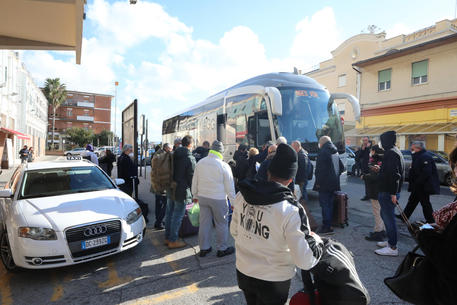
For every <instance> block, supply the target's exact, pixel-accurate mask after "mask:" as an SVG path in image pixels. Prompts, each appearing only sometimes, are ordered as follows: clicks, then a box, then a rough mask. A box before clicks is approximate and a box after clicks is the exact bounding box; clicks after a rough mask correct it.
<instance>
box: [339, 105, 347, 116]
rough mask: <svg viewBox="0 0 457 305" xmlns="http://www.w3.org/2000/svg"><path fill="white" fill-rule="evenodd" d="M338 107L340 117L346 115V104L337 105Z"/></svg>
mask: <svg viewBox="0 0 457 305" xmlns="http://www.w3.org/2000/svg"><path fill="white" fill-rule="evenodd" d="M337 107H338V112H339V113H340V115H344V114H345V113H346V104H345V103H342V104H337Z"/></svg>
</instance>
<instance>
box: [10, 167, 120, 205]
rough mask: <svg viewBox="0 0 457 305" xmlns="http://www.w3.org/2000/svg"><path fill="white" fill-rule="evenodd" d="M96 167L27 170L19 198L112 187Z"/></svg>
mask: <svg viewBox="0 0 457 305" xmlns="http://www.w3.org/2000/svg"><path fill="white" fill-rule="evenodd" d="M114 188H115V186H114V185H113V183H112V182H111V181H110V180H109V179H108V177H106V175H104V174H103V173H102V172H101V171H100V169H99V168H98V167H95V166H90V167H87V166H84V167H69V168H52V169H42V170H33V171H27V172H25V174H24V180H23V182H22V187H21V191H20V193H19V199H26V198H35V197H47V196H56V195H65V194H74V193H83V192H92V191H101V190H106V189H114Z"/></svg>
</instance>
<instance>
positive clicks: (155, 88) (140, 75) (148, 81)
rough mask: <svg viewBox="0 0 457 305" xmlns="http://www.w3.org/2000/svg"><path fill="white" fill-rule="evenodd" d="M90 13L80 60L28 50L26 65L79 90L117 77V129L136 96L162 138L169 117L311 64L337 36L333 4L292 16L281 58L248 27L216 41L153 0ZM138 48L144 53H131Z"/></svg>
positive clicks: (100, 2) (103, 1)
mask: <svg viewBox="0 0 457 305" xmlns="http://www.w3.org/2000/svg"><path fill="white" fill-rule="evenodd" d="M87 18H88V20H87V21H88V22H87V21H86V22H87V23H86V24H85V26H86V27H88V28H86V29H85V32H86V33H87V34H86V37H85V38H84V39H83V46H82V50H83V54H82V64H81V65H80V66H78V65H75V64H74V55H72V56H55V54H56V52H44V51H35V52H29V51H27V52H24V61H25V62H26V65H27V67H28V69H29V70H30V71H31V73H32V75H33V76H34V77H35V78H36V80H37V81H38V83H39V84H42V83H43V81H44V79H45V78H48V77H60V78H61V79H62V81H63V82H64V83H66V84H67V87H68V88H69V89H73V90H80V91H90V92H98V93H105V94H114V81H119V82H120V86H119V87H118V91H117V103H116V104H117V105H116V106H117V131H118V133H119V132H120V130H121V128H120V122H121V110H122V109H123V108H124V107H125V106H127V105H128V104H129V103H131V102H132V100H133V99H134V98H137V99H138V101H139V112H140V113H144V114H146V117H148V118H149V125H150V126H149V130H150V133H149V134H150V135H151V138H152V139H153V140H160V138H161V128H162V121H163V119H165V118H166V117H167V116H170V115H171V114H173V113H176V112H178V111H179V110H181V109H184V108H187V107H189V106H190V105H192V104H196V103H198V102H201V101H202V100H204V99H205V98H206V97H208V96H210V95H212V94H215V93H216V92H218V91H220V90H223V89H225V88H227V87H229V86H232V85H234V84H235V83H237V82H240V81H243V80H245V79H247V78H249V77H252V76H255V75H259V74H262V73H267V72H272V71H292V69H293V67H294V66H297V67H307V66H311V65H313V64H316V63H318V62H319V61H322V60H324V59H327V58H328V57H330V56H331V55H330V51H331V50H332V49H334V48H335V47H336V46H337V43H338V41H339V40H340V39H339V33H338V30H337V26H336V20H335V16H334V12H333V9H332V8H330V7H325V8H323V9H322V10H320V11H318V12H316V13H315V14H314V15H312V16H310V17H305V18H304V19H303V20H301V21H300V22H298V23H297V25H296V29H295V31H296V37H295V39H294V41H293V43H292V45H291V47H290V49H289V50H290V54H289V55H288V56H286V57H285V58H268V57H267V55H266V51H265V47H264V45H263V44H262V42H261V40H260V38H259V37H258V35H257V34H256V33H255V32H254V31H252V30H251V29H250V28H249V27H246V26H235V27H233V28H232V29H230V30H228V31H227V32H225V33H223V34H222V35H221V37H220V39H219V40H218V41H215V42H211V41H208V40H203V39H198V38H196V37H194V36H193V29H192V27H191V26H188V25H186V24H184V23H183V22H181V21H180V20H178V19H177V18H175V17H173V16H170V15H169V14H168V13H167V12H166V11H165V10H164V9H163V8H162V6H160V5H158V4H156V3H151V2H146V1H141V2H138V3H137V4H136V5H134V6H133V5H129V4H128V1H122V2H114V3H109V2H108V1H107V0H94V2H93V3H92V4H90V5H88V6H87ZM158 45H159V46H160V47H161V49H160V50H159V53H158V54H157V53H154V54H155V55H154V56H148V55H147V54H149V51H148V48H154V50H155V51H156V50H157V48H158ZM139 49H140V50H141V51H142V53H141V56H139V58H136V57H135V58H132V56H131V54H132V52H138V50H139ZM145 54H146V55H145ZM113 102H114V101H113ZM113 107H114V105H113ZM114 112H115V111H114V110H113V111H112V116H113V117H112V122H114Z"/></svg>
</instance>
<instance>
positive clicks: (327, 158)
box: [314, 136, 344, 234]
mask: <svg viewBox="0 0 457 305" xmlns="http://www.w3.org/2000/svg"><path fill="white" fill-rule="evenodd" d="M319 148H320V149H319V153H318V155H317V160H316V171H315V175H316V182H315V184H314V190H317V191H318V192H319V203H320V205H321V208H322V223H323V224H322V227H321V228H319V230H318V231H317V233H320V234H328V233H333V229H332V217H333V201H334V197H335V191H340V190H341V187H340V175H341V173H343V172H344V165H343V162H341V160H340V157H339V154H338V150H337V149H336V147H335V145H333V143H332V140H331V139H330V137H328V136H322V137H321V138H320V139H319Z"/></svg>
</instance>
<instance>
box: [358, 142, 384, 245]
mask: <svg viewBox="0 0 457 305" xmlns="http://www.w3.org/2000/svg"><path fill="white" fill-rule="evenodd" d="M382 155H383V150H382V149H381V148H379V146H378V145H374V146H372V147H371V150H370V163H369V164H368V167H369V169H370V171H369V172H368V173H367V174H364V175H362V177H361V178H362V179H363V180H364V181H365V185H366V188H367V189H366V190H367V195H368V198H369V199H370V201H371V207H372V209H373V216H374V221H375V225H374V230H373V232H370V234H369V235H368V236H365V239H366V240H369V241H384V239H385V237H386V228H385V226H384V222H383V221H382V218H381V206H380V205H379V201H378V197H379V189H378V176H379V169H380V166H381V164H382Z"/></svg>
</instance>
